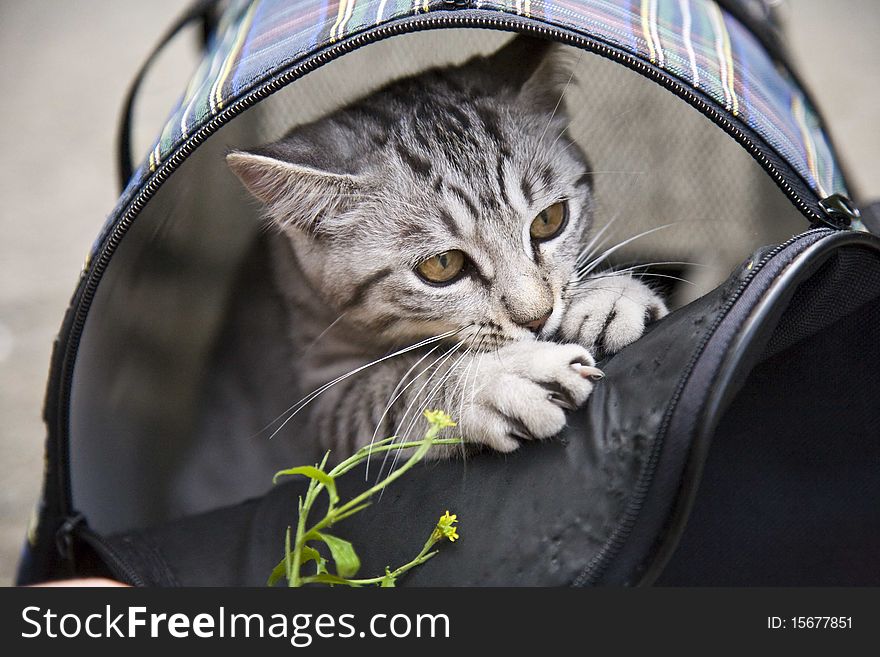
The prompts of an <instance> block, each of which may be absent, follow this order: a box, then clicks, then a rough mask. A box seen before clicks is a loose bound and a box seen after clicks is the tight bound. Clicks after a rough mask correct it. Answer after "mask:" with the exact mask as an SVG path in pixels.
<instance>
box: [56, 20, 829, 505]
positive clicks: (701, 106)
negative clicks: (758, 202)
mask: <svg viewBox="0 0 880 657" xmlns="http://www.w3.org/2000/svg"><path fill="white" fill-rule="evenodd" d="M440 11H446V12H448V13H447V15H446V16H442V17H438V16H432V17H428V16H425V17H424V18H412V19H408V20H405V21H403V22H399V23H395V24H393V25H388V26H385V27H377V28H373V29H369V30H367V31H366V32H363V33H361V34H358V35H355V36H352V37H350V38H349V39H348V40H346V41H343V42H340V43H338V44H336V45H333V46H330V47H329V48H327V49H326V50H325V51H324V52H321V53H318V54H317V55H314V56H313V57H311V58H309V59H308V60H306V61H304V62H302V63H300V64H298V65H296V66H294V67H293V68H291V69H289V70H288V71H286V72H284V73H282V74H280V75H278V76H277V77H276V78H274V79H272V80H268V81H265V82H263V83H261V86H260V87H258V88H257V89H254V90H253V91H251V92H249V93H248V94H247V95H245V96H243V97H242V98H240V99H239V100H237V101H235V102H234V103H232V104H231V105H229V106H228V107H227V108H226V109H224V110H222V111H221V112H220V113H219V114H217V115H216V116H215V117H214V118H213V119H211V120H210V121H209V122H208V123H206V124H205V125H203V126H202V127H201V128H199V130H197V131H196V132H195V133H194V134H192V135H190V137H189V138H188V139H187V140H186V141H185V142H184V143H183V144H181V145H180V146H178V148H177V150H176V151H175V152H174V153H173V154H172V155H171V156H170V157H169V158H168V159H167V160H165V161H164V162H163V163H162V165H161V166H160V167H159V168H158V170H157V171H156V172H155V174H154V175H153V177H152V178H151V179H150V181H149V182H148V183H147V184H146V185H145V186H144V188H143V189H142V190H141V191H140V192H139V193H138V194H137V196H136V197H135V198H134V200H133V201H132V202H131V205H130V206H129V208H128V210H127V211H126V212H125V214H124V215H123V216H122V218H121V219H120V220H119V222H118V223H117V224H116V226H115V227H114V229H113V231H112V233H111V234H110V236H109V237H108V238H107V241H106V243H105V244H104V246H103V248H102V250H101V254H100V256H99V257H98V258H97V259H96V262H95V263H94V264H93V266H92V268H91V270H90V271H89V274H88V276H89V278H88V281H87V283H86V285H85V288H84V290H83V293H82V296H81V297H80V299H79V303H78V304H77V309H76V315H75V317H74V319H73V321H72V324H71V328H70V333H69V340H68V343H67V350H66V354H65V360H64V363H63V366H62V367H63V369H62V372H63V375H62V385H63V387H62V391H61V392H62V395H61V399H60V400H59V401H60V403H61V409H60V416H59V417H60V421H59V430H60V435H61V436H67V425H68V409H67V406H68V403H67V398H68V397H69V395H68V392H67V391H68V390H69V389H70V386H71V384H72V378H73V364H74V360H75V358H76V352H77V349H78V345H79V340H80V337H81V335H82V329H83V327H84V326H85V320H86V315H87V314H88V309H89V307H90V306H91V303H92V300H93V299H94V294H95V290H96V289H97V286H98V282H99V281H100V280H101V278H102V276H103V273H104V270H105V269H106V267H107V264H108V262H109V260H110V257H111V256H112V255H113V252H114V251H115V250H116V247H117V246H118V245H119V242H120V240H121V239H122V237H123V235H124V234H125V232H126V231H127V230H128V228H129V227H130V226H131V224H132V222H133V221H134V219H135V217H137V215H138V214H139V213H140V211H141V210H142V209H143V208H144V206H145V205H146V203H147V201H149V200H150V199H151V198H152V196H153V194H154V193H155V192H156V190H158V189H159V187H160V186H161V185H162V183H163V182H165V180H167V179H168V177H169V176H170V175H171V173H173V172H174V171H175V170H176V169H177V167H178V166H179V165H180V164H181V163H182V162H183V161H184V160H185V159H186V158H187V157H188V156H189V155H190V153H192V152H193V151H194V150H195V149H196V147H197V146H199V145H200V144H201V143H202V142H204V141H205V140H206V139H207V138H208V137H209V136H210V135H212V134H213V133H214V132H215V131H216V130H217V129H218V128H219V127H220V126H222V125H223V124H225V123H226V122H227V121H229V120H230V119H232V118H234V117H235V116H237V115H238V114H240V113H241V112H243V111H244V110H246V109H248V108H250V107H251V106H253V105H254V104H256V103H257V102H259V101H260V100H263V99H264V98H266V97H268V96H270V95H271V94H273V93H274V92H276V91H278V90H279V89H281V88H282V87H284V86H286V85H287V84H289V83H290V82H292V81H293V80H295V79H297V78H299V77H301V76H303V75H305V74H306V73H308V72H310V71H313V70H315V69H316V68H318V67H320V66H322V65H324V64H325V63H327V62H329V61H331V60H333V59H336V58H337V57H340V56H342V55H344V54H346V53H348V52H351V51H352V50H356V49H357V48H360V47H362V46H364V45H367V44H369V43H372V42H375V41H379V40H382V39H385V38H388V37H392V36H397V35H400V34H405V33H409V32H417V31H421V30H423V29H429V28H432V27H473V28H479V27H484V28H497V29H503V30H508V31H520V32H527V33H530V34H535V35H541V36H549V37H553V38H554V39H555V40H557V41H560V42H563V43H566V44H569V45H574V46H577V47H579V48H581V49H583V50H588V51H591V52H595V53H596V54H599V55H602V56H604V57H606V58H608V59H612V60H614V61H617V62H619V63H621V64H624V65H626V66H628V67H629V68H632V69H635V70H637V71H639V72H640V73H641V74H643V75H644V76H646V77H648V78H650V79H651V80H653V81H655V82H657V83H659V84H660V85H661V86H663V87H664V88H666V89H669V90H670V91H672V92H673V93H675V94H676V95H678V96H679V97H681V98H683V99H684V100H686V101H688V102H689V103H690V104H691V105H693V106H695V107H696V108H697V109H698V110H700V111H701V112H702V113H703V114H705V115H706V116H707V117H708V118H709V119H711V120H712V121H714V122H715V123H717V124H719V125H721V126H722V127H723V128H724V129H725V130H726V131H727V132H728V134H730V135H731V136H733V137H734V138H735V139H736V140H737V141H738V142H739V143H741V144H742V145H743V146H744V147H745V148H746V149H747V150H748V151H749V153H751V154H752V156H753V157H754V158H755V159H757V160H758V162H759V163H760V164H761V166H762V167H763V168H764V169H765V170H766V171H767V173H768V174H770V176H771V177H772V178H773V180H774V181H775V182H776V184H777V185H779V187H780V188H781V189H782V190H783V191H784V192H785V194H786V195H787V196H788V198H789V199H790V200H791V201H792V202H793V203H794V205H795V206H796V207H797V208H798V209H799V210H800V211H801V212H802V213H803V214H804V215H805V216H806V217H807V218H809V219H810V221H811V222H813V223H815V222H818V221H822V217H821V215H819V213H817V212H816V211H815V210H813V209H812V208H811V207H810V206H809V205H808V204H807V202H806V201H804V199H803V198H802V197H801V195H800V194H799V193H798V191H797V190H795V189H794V188H793V187H792V186H791V184H790V183H789V181H788V179H787V178H786V176H785V175H784V174H783V173H782V172H781V171H780V170H779V169H777V168H776V166H775V165H774V164H773V162H771V161H770V159H769V158H767V157H766V156H765V155H764V153H763V151H762V150H761V148H760V147H759V146H758V145H757V144H755V142H754V141H752V140H751V138H750V137H749V136H748V135H747V134H746V133H745V132H743V131H742V130H740V129H739V127H737V126H736V125H734V124H733V123H731V122H730V121H728V120H727V118H725V117H724V116H723V115H722V114H721V113H720V112H719V111H718V110H717V109H716V108H714V107H713V106H711V105H709V104H708V103H707V102H705V101H704V100H703V99H702V98H701V97H700V96H698V95H697V94H695V93H694V92H693V91H692V90H691V89H689V88H688V87H687V86H685V85H684V84H682V83H681V82H679V81H678V80H676V79H674V78H672V77H671V76H670V75H668V74H666V73H664V72H660V71H659V70H657V69H655V68H653V67H651V66H648V65H647V64H645V63H644V62H642V61H641V60H639V59H637V58H636V57H633V56H632V55H629V54H627V53H623V52H621V51H619V50H617V49H615V48H612V47H610V46H608V45H606V44H604V43H602V42H600V41H597V40H595V39H593V38H590V37H585V36H582V35H577V34H573V33H570V32H564V31H562V30H558V29H554V28H549V27H546V26H543V25H536V24H534V23H532V22H530V21H528V20H523V19H520V20H511V19H500V18H491V17H488V16H483V15H474V14H473V13H471V12H472V11H473V10H469V9H464V10H460V9H456V10H440ZM451 14H456V15H454V16H453V15H451ZM59 443H60V445H61V446H60V449H61V450H62V453H61V454H60V455H59V456H60V463H62V464H63V465H62V475H61V476H62V477H63V479H64V481H63V482H61V490H60V492H61V497H62V499H61V500H60V504H61V510H62V512H63V513H64V514H65V515H69V513H70V512H71V490H70V477H69V476H68V472H67V469H68V467H69V461H68V457H69V454H68V452H67V450H68V448H69V445H68V443H69V441H68V440H62V441H59Z"/></svg>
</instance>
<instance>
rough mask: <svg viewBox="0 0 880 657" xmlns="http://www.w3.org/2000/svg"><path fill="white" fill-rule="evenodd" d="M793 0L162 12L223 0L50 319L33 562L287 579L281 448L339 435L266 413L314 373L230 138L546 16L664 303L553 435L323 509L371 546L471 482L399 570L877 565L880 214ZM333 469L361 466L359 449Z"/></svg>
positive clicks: (388, 554) (340, 100)
mask: <svg viewBox="0 0 880 657" xmlns="http://www.w3.org/2000/svg"><path fill="white" fill-rule="evenodd" d="M771 4H773V3H769V2H768V3H763V2H734V1H718V2H716V1H715V0H641V1H635V0H549V1H539V0H515V1H514V0H454V1H453V0H424V1H422V0H415V1H412V0H406V1H401V0H339V1H334V2H328V1H326V0H231V1H229V2H200V3H197V4H196V5H194V6H193V7H192V8H191V9H190V11H189V12H187V14H186V15H184V16H183V17H182V18H181V20H180V22H179V23H178V24H177V25H176V26H175V28H174V29H173V30H171V32H170V33H169V35H168V36H167V38H166V39H165V40H163V43H164V41H167V40H168V39H170V38H171V36H173V35H174V33H175V32H177V31H178V28H180V27H182V26H184V25H187V24H190V23H192V22H201V24H202V25H204V26H205V29H204V33H205V47H204V52H203V56H202V58H201V63H200V64H199V66H198V69H197V70H196V72H195V73H194V75H193V77H192V79H191V81H190V83H189V85H188V87H187V88H186V90H185V92H184V94H183V96H182V97H181V99H180V100H179V102H178V103H177V104H176V105H175V108H174V110H173V112H172V113H171V115H170V117H169V118H168V120H167V122H166V124H165V126H164V128H163V129H162V131H161V133H160V134H159V136H158V138H157V139H156V140H155V141H154V142H153V144H152V145H151V147H150V148H149V151H148V153H147V155H146V157H144V158H143V162H142V163H141V164H140V166H138V167H137V168H136V169H134V170H132V167H131V165H130V164H129V162H130V157H129V152H130V151H131V150H133V149H134V146H133V145H132V144H131V140H130V139H129V132H130V128H131V126H130V120H129V118H128V117H130V115H131V108H132V105H133V101H134V98H135V95H136V91H137V88H138V86H139V85H140V82H141V78H143V77H144V72H145V71H146V68H147V66H148V65H149V62H148V65H147V66H145V69H144V71H142V72H141V74H140V75H139V76H138V78H137V82H136V84H135V87H134V90H133V92H132V95H131V97H130V98H129V102H128V104H127V107H126V111H125V116H126V119H125V121H124V122H123V130H122V138H121V141H120V145H121V170H122V178H123V182H124V190H123V192H122V194H121V197H120V200H119V202H118V204H117V206H116V208H115V209H114V210H113V211H112V212H111V214H110V216H109V218H108V220H107V222H106V225H105V226H104V228H103V230H102V231H101V234H100V236H99V237H98V239H97V241H96V242H95V244H94V247H93V249H92V251H91V253H90V255H89V258H88V259H87V261H86V264H85V267H84V269H83V272H82V276H81V279H80V282H79V285H78V287H77V289H76V292H75V293H74V296H73V299H72V302H71V305H70V308H69V310H68V312H67V314H66V317H65V319H64V323H63V325H62V328H61V331H60V334H59V337H58V339H57V341H56V344H55V349H54V354H53V358H52V365H51V373H50V378H49V384H48V394H47V397H46V404H45V421H46V425H47V431H48V438H47V443H46V444H47V451H46V471H45V484H44V490H43V495H42V501H41V503H40V505H39V509H38V513H37V514H36V516H35V522H34V525H33V527H32V528H31V530H30V531H29V533H28V537H27V543H26V546H25V550H24V555H23V558H22V561H21V565H20V571H19V581H20V582H22V583H29V582H36V581H40V580H44V579H49V578H64V577H70V576H81V575H87V574H104V575H109V576H111V577H114V578H117V579H120V580H122V581H125V582H129V583H132V584H138V585H163V586H166V585H167V586H171V585H263V584H264V583H265V582H266V580H267V577H268V575H269V573H270V572H271V570H272V568H273V567H274V566H275V565H276V564H277V563H278V562H279V560H280V558H281V556H282V554H283V549H284V532H285V530H286V528H287V527H288V526H289V525H291V524H295V522H296V499H297V496H298V495H300V494H302V491H303V490H304V487H305V485H306V484H305V483H304V482H301V481H297V480H290V481H287V482H286V483H282V484H279V485H277V486H273V485H272V475H273V473H274V472H276V471H277V470H280V469H283V468H286V467H290V466H294V465H300V464H304V463H314V462H316V461H317V460H318V459H319V458H320V455H315V454H310V453H307V450H306V448H305V447H304V446H308V445H310V443H309V440H308V436H307V435H305V436H303V435H290V433H289V432H280V433H279V434H278V435H276V436H275V437H274V438H273V439H272V440H271V441H270V440H268V439H267V437H266V434H265V432H263V433H260V432H261V430H262V429H263V428H264V427H265V426H266V424H267V423H271V422H272V421H273V420H276V419H277V418H278V417H279V415H278V414H279V413H282V414H283V411H284V409H285V408H288V407H289V405H290V403H291V402H292V401H296V400H295V399H291V398H290V389H289V387H287V382H286V380H285V378H284V376H285V374H284V372H285V368H284V363H285V362H286V359H287V357H288V356H287V354H286V353H285V351H284V345H285V341H284V335H285V331H286V328H284V321H285V320H284V318H283V313H281V312H280V311H279V308H278V300H277V297H276V296H274V295H273V293H272V290H271V285H270V284H269V283H268V282H267V281H268V277H267V274H266V270H265V269H266V268H265V260H266V258H265V243H264V242H265V235H264V234H263V232H262V231H261V228H260V221H259V218H258V216H257V215H258V211H257V209H256V208H255V207H254V205H253V204H252V203H251V202H250V201H249V200H248V198H247V196H246V193H245V192H244V190H243V189H242V187H241V185H239V184H238V181H236V180H235V179H234V177H233V176H232V174H231V173H230V172H229V171H228V170H227V168H226V165H225V162H224V155H225V153H227V152H228V151H229V150H231V149H235V148H243V147H249V146H254V145H258V144H264V143H267V142H268V141H271V140H274V139H277V138H279V137H280V136H281V135H283V134H285V133H286V132H287V131H288V130H289V129H290V128H291V127H292V126H294V125H301V124H304V123H307V122H309V121H311V120H314V119H315V118H317V117H320V116H323V115H325V114H327V113H328V112H330V111H332V110H333V109H335V108H338V107H340V106H343V105H344V104H346V103H348V102H351V101H352V100H354V99H356V98H358V97H361V96H363V95H365V94H367V93H369V92H370V91H371V90H373V89H376V88H379V87H380V86H381V85H384V84H386V83H388V82H389V81H391V80H394V79H397V78H399V77H401V76H405V75H408V74H413V73H417V72H419V71H423V70H426V69H428V68H430V67H434V66H443V65H448V64H455V63H461V62H464V61H466V60H468V59H469V58H471V57H473V56H475V55H478V54H488V53H492V52H495V51H496V50H497V49H498V48H499V47H501V46H502V45H503V44H504V43H506V42H507V41H508V40H509V39H510V38H512V34H511V33H526V34H529V35H532V36H533V37H537V38H540V39H545V40H552V41H555V42H558V43H559V44H562V45H561V46H560V47H561V48H563V49H565V50H566V51H567V52H568V55H569V60H570V61H571V66H572V83H571V84H570V85H568V86H567V87H566V92H565V95H566V97H565V102H566V104H567V106H568V107H569V114H570V127H569V128H568V135H567V137H568V138H570V139H572V140H574V141H575V142H577V143H578V144H579V145H580V146H582V148H583V149H584V150H585V151H586V152H587V153H588V155H589V158H590V161H591V163H592V166H593V169H594V170H593V172H592V180H593V184H594V186H595V197H596V203H597V207H596V210H595V214H596V226H597V227H601V226H602V225H603V224H607V223H610V222H611V221H612V219H614V218H615V217H617V219H615V221H616V223H615V224H614V230H615V231H617V230H619V232H618V233H617V234H616V237H615V240H616V242H617V243H618V244H619V247H616V251H615V253H614V254H613V255H614V258H613V260H614V262H613V263H612V264H615V263H616V264H617V265H618V266H620V265H621V263H637V264H638V265H639V266H643V268H642V269H641V271H645V272H650V273H651V274H652V275H654V276H655V277H656V279H657V280H663V281H666V282H668V283H669V285H668V286H667V295H668V299H669V302H670V305H671V307H673V308H674V310H673V312H671V314H669V315H668V316H666V317H665V318H663V319H661V320H659V321H657V322H655V323H654V324H652V325H651V326H650V327H649V328H648V330H647V332H646V334H645V335H644V336H643V337H641V338H640V339H639V340H637V341H636V342H634V343H633V344H631V345H630V346H628V347H626V348H624V349H623V350H622V351H620V352H619V353H618V354H616V355H614V356H613V357H611V358H608V359H607V360H606V361H605V362H603V363H600V365H601V367H602V368H603V370H604V371H605V374H606V377H605V378H604V380H602V381H601V382H600V383H598V384H597V385H596V387H595V390H594V392H593V394H592V395H591V397H590V398H589V400H588V402H587V403H586V405H585V406H584V408H582V409H580V410H579V411H577V412H574V413H571V414H570V418H569V422H568V426H567V428H566V429H565V431H564V432H563V434H562V435H561V436H560V437H558V438H557V439H554V440H550V441H545V442H541V443H539V444H534V443H532V444H524V445H523V446H522V447H521V448H520V449H519V450H517V451H516V452H514V453H512V454H506V455H502V454H496V453H488V452H485V453H481V454H479V455H476V456H471V457H469V458H468V459H467V460H466V461H462V460H458V459H452V460H447V461H438V462H427V463H422V464H420V465H418V466H417V467H416V468H415V469H413V470H411V471H409V472H408V473H407V474H406V476H404V477H402V478H401V479H400V480H398V481H397V482H395V483H394V484H393V486H391V487H390V488H389V489H388V490H387V491H386V492H385V494H384V497H383V498H382V499H381V501H378V502H377V503H375V504H373V505H372V506H371V507H370V508H368V509H366V510H365V511H363V512H361V513H359V514H357V515H355V516H353V517H351V518H349V519H346V520H345V521H343V522H341V523H340V524H339V525H338V526H336V527H334V532H335V533H337V534H338V535H340V536H341V537H344V538H346V539H348V540H351V541H352V542H353V543H354V544H355V545H357V546H358V552H359V554H360V557H361V562H362V569H361V572H363V573H376V574H381V573H383V572H384V568H385V566H387V565H389V564H395V563H403V562H405V561H407V560H408V559H409V558H411V557H412V555H413V554H414V552H415V550H417V549H418V548H419V547H420V546H421V542H422V541H423V540H424V534H425V532H426V531H430V527H432V526H433V523H434V522H435V521H436V518H437V516H438V515H439V514H441V513H443V511H444V510H446V509H449V510H452V511H453V512H454V513H456V514H457V515H458V517H459V519H460V532H461V540H460V541H457V542H456V543H455V545H449V546H446V547H444V548H443V549H442V550H441V551H440V553H439V555H438V556H436V557H435V558H433V559H432V560H430V561H429V562H427V563H425V564H423V565H422V566H420V567H419V568H417V569H415V570H413V571H412V572H411V573H409V574H408V575H407V576H406V577H404V578H402V579H401V580H400V584H401V585H541V586H557V585H563V586H568V585H576V586H581V585H600V584H605V585H636V584H645V583H655V582H656V583H661V584H706V585H709V584H711V585H714V584H730V585H752V584H754V585H757V584H761V585H772V584H779V585H792V584H795V585H797V584H838V585H849V584H874V585H877V584H880V559H878V556H877V555H878V554H880V513H877V508H878V502H880V475H878V468H877V466H878V463H880V440H878V439H880V350H878V348H877V345H878V344H880V240H878V238H877V237H875V236H874V235H872V233H871V231H872V230H874V229H875V228H876V226H877V225H878V222H877V219H876V218H875V213H874V209H872V208H868V206H867V204H862V208H861V209H862V210H863V212H862V213H860V211H859V207H858V204H857V203H856V202H855V201H853V200H850V199H851V198H854V193H853V192H852V191H851V187H850V183H849V182H848V181H847V179H846V177H845V175H844V172H843V171H842V169H841V166H840V162H839V160H838V158H837V156H836V153H835V149H834V147H833V145H832V143H831V141H830V139H829V135H828V132H827V130H826V129H825V127H824V124H823V122H822V120H821V119H820V117H819V115H818V113H817V110H816V106H815V104H814V103H813V102H812V101H811V99H810V97H809V95H808V94H807V93H806V92H805V91H804V88H803V86H802V85H801V84H800V83H799V81H798V78H797V77H796V75H795V74H794V72H793V71H792V69H791V67H790V65H789V62H788V60H787V57H786V53H785V48H784V43H783V41H782V38H781V35H780V30H779V27H778V22H777V21H776V18H775V16H774V15H773V14H772V11H771V10H770V8H769V7H770V5H771ZM151 60H152V58H151ZM854 102H855V101H854ZM872 226H873V227H874V228H872ZM661 228H662V230H661ZM655 229H656V230H655ZM636 235H640V237H639V239H629V237H630V236H636ZM658 262H659V263H663V264H659V265H656V264H652V263H658ZM675 263H687V264H675ZM678 279H687V281H688V283H689V284H687V283H682V282H680V281H679V280H678ZM242 308H244V310H242ZM254 363H274V364H276V366H275V367H271V368H270V367H263V365H257V366H254V365H253V364H254ZM297 450H299V451H297ZM304 450H306V451H304ZM371 476H374V475H371ZM339 486H340V489H343V488H344V490H345V491H347V493H346V494H352V493H356V492H357V491H360V490H363V489H364V488H365V487H366V486H367V483H365V473H364V471H363V468H360V469H356V470H354V471H352V472H350V473H348V474H347V475H345V477H344V478H343V479H342V480H341V481H340V483H339Z"/></svg>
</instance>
